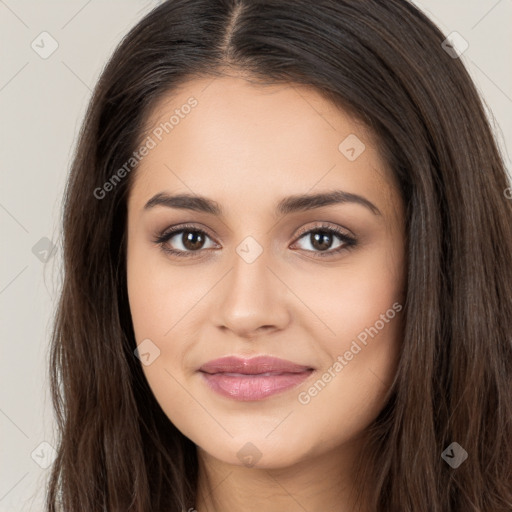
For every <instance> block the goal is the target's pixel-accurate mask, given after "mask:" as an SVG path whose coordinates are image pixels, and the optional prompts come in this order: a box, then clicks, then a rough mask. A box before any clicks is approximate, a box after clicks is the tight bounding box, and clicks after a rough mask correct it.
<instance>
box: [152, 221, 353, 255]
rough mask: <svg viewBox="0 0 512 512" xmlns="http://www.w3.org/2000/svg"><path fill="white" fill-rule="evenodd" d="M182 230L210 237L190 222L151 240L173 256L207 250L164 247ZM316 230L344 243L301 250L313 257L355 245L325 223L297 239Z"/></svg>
mask: <svg viewBox="0 0 512 512" xmlns="http://www.w3.org/2000/svg"><path fill="white" fill-rule="evenodd" d="M184 231H189V232H192V233H200V234H202V235H205V236H207V237H208V238H211V237H210V235H208V233H207V232H206V231H204V230H202V229H198V228H196V227H195V226H193V225H190V224H183V225H180V226H176V227H173V228H171V229H168V230H166V231H163V232H162V233H160V234H159V235H158V236H157V237H156V238H155V239H154V240H153V242H154V243H155V244H157V245H159V246H160V249H161V250H162V251H163V252H165V253H167V254H172V255H173V256H178V257H185V258H193V257H194V253H200V252H201V251H203V250H207V249H199V250H197V251H181V250H176V249H169V248H168V247H166V245H165V244H166V243H167V242H168V241H169V240H170V239H171V238H173V237H174V236H175V235H177V234H178V233H183V232H184ZM316 232H322V233H328V234H332V235H336V236H337V237H338V238H340V240H341V241H342V242H343V243H344V245H341V246H340V247H338V248H337V249H334V250H327V251H310V250H306V249H303V250H306V252H312V253H314V255H315V256H314V257H315V258H325V257H328V256H333V255H335V254H338V253H340V252H342V251H344V250H350V249H352V248H353V247H355V246H356V245H357V240H356V239H355V238H353V237H351V236H349V235H347V234H346V233H344V232H343V231H342V230H341V229H339V228H336V227H333V226H329V225H325V224H322V225H321V226H317V227H314V228H312V229H308V230H305V231H301V232H300V233H299V235H298V238H297V241H298V240H300V239H301V238H302V237H303V236H304V235H309V234H311V233H316Z"/></svg>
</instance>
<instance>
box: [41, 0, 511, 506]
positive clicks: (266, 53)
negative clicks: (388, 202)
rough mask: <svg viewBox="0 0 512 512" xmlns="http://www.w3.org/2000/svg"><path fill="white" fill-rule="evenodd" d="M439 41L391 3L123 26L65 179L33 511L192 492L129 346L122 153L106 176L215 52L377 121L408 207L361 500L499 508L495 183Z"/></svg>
mask: <svg viewBox="0 0 512 512" xmlns="http://www.w3.org/2000/svg"><path fill="white" fill-rule="evenodd" d="M444 40H445V36H444V35H443V34H442V33H441V32H440V30H439V29H438V28H437V27H436V26H435V25H434V24H433V23H432V22H431V21H430V20H429V19H428V18H427V17H426V16H425V15H423V14H422V13H421V12H420V11H419V10H418V9H416V8H415V7H414V6H413V5H412V4H410V3H409V2H408V1H406V0H386V1H382V0H315V1H314V2H313V1H310V0H168V1H167V2H165V3H163V4H162V5H160V6H159V7H158V8H156V9H155V10H154V11H153V12H151V13H150V14H149V15H148V16H146V17H145V18H144V19H143V20H142V21H140V22H139V23H138V24H137V25H136V26H135V27H134V28H133V29H132V30H131V32H130V33H129V34H128V35H127V36H126V37H125V38H124V40H123V41H122V42H121V44H120V45H119V47H118V48H117V50H116V51H115V53H114V55H113V56H112V58H111V60H110V62H109V63H108V65H107V66H106V68H105V70H104V72H103V73H102V75H101V78H100V80H99V82H98V84H97V86H96V88H95V91H94V94H93V98H92V100H91V103H90V106H89V109H88V112H87V115H86V119H85V122H84V125H83V128H82V131H81V135H80V140H79V144H78V147H77V150H76V154H75V158H74V163H73V166H72V169H71V173H70V175H69V180H68V184H67V188H66V193H65V204H64V210H63V233H64V236H63V244H64V246H63V250H64V282H63V289H62V294H61V298H60V303H59V308H58V312H57V315H56V319H55V326H54V331H53V336H52V344H51V353H50V362H49V367H50V372H51V374H50V376H51V392H52V398H53V405H54V408H55V411H56V419H57V424H58V431H59V446H58V450H57V451H58V456H57V458H56V460H55V463H54V465H53V468H52V471H51V478H50V482H49V486H48V497H47V510H48V512H53V511H57V510H63V511H65V512H79V511H80V512H82V511H84V510H86V511H87V512H100V511H101V512H104V511H109V512H113V511H116V512H127V511H130V512H132V511H133V512H150V511H154V512H163V511H169V512H171V511H172V512H174V511H175V512H178V511H180V512H181V510H183V509H185V510H187V509H188V508H189V507H191V506H193V504H194V499H195V493H196V486H197V456H196V448H195V445H194V444H193V443H192V442H191V441H190V440H189V439H187V438H186V437H185V436H183V434H181V433H180V432H179V431H178V430H177V429H176V428H175V427H174V425H173V424H172V423H171V422H170V420H169V419H168V418H167V417H166V416H165V414H164V413H163V411H162V410H161V408H160V406H159V405H158V403H157V402H156V400H155V398H154V396H153V394H152V392H151V390H150V388H149V386H148V384H147V381H146V379H145V377H144V375H143V372H142V369H141V365H140V361H139V360H138V359H137V358H136V357H135V356H134V352H133V351H134V349H135V347H136V342H135V339H134V334H133V329H132V323H131V316H130V310H129V306H128V300H127V289H126V268H125V256H126V254H125V250H126V244H125V241H126V240H125V235H126V213H127V212H126V197H127V194H128V191H129V190H130V184H131V182H132V181H133V176H134V174H135V173H136V167H135V168H134V169H133V170H132V171H131V172H130V173H128V172H127V176H126V177H125V178H124V179H121V180H117V181H116V182H115V183H112V182H111V181H109V180H111V178H112V175H113V174H114V173H115V172H116V171H117V170H118V169H120V168H121V167H122V166H123V165H124V164H125V163H126V162H127V161H129V159H130V158H131V157H132V156H133V152H134V150H135V149H136V148H137V144H139V143H140V140H141V136H142V133H143V126H144V122H145V119H147V116H148V113H149V112H150V110H151V108H152V107H153V106H154V105H155V103H156V101H158V99H159V98H161V97H162V95H163V94H166V93H169V91H172V90H174V89H175V88H177V87H178V86H180V85H181V84H184V83H185V82H186V81H187V80H189V79H191V78H194V77H199V76H212V77H214V76H219V75H220V74H221V73H222V72H223V70H226V69H232V70H237V71H238V72H242V73H243V74H244V75H246V76H247V77H251V78H252V79H254V80H259V81H261V83H264V82H265V83H276V84H278V83H282V84H284V83H296V84H307V85H310V86H313V87H315V88H316V89H317V90H318V91H320V92H321V93H322V94H324V95H325V96H326V97H327V98H328V99H330V100H331V101H333V102H334V103H335V104H336V105H338V106H339V107H341V108H343V109H346V110H350V112H351V113H352V114H354V115H355V116H357V118H358V119H359V120H361V121H362V122H364V123H365V124H366V125H367V126H368V127H369V128H370V129H371V130H372V132H373V133H374V134H375V135H376V137H377V140H378V141H379V145H380V149H381V151H382V154H383V155H384V157H385V158H386V160H387V162H388V163H389V166H390V168H391V169H392V170H393V172H394V176H395V177H396V183H397V184H398V186H399V189H400V193H401V195H402V198H403V201H404V204H405V206H406V216H407V217H406V224H407V256H408V266H407V268H406V269H404V272H406V279H407V290H406V300H405V304H404V306H405V307H404V315H405V316H404V318H405V326H404V339H403V344H402V352H401V357H400V362H399V367H398V371H397V374H396V379H395V382H394V386H393V389H392V393H391V394H390V399H389V401H388V402H387V403H386V404H385V406H384V408H383V410H382V412H381V414H380V415H379V417H378V418H377V419H376V420H375V422H374V423H372V425H370V426H369V428H368V433H369V439H370V441H369V442H368V444H367V445H366V447H365V450H364V453H363V454H362V457H361V461H360V466H359V467H358V475H359V479H358V481H359V482H360V484H361V493H362V494H363V493H364V496H365V499H366V500H367V501H368V502H369V504H370V509H371V511H372V512H377V511H379V512H384V511H386V512H394V511H397V510H400V511H410V512H427V511H428V512H469V511H474V512H477V511H478V512H491V511H492V512H500V511H503V512H504V511H508V512H510V511H511V510H512V397H511V393H512V391H511V390H512V201H511V200H509V199H507V197H506V193H505V191H506V189H507V187H508V186H510V184H509V183H508V180H507V175H506V172H505V169H504V164H503V159H502V157H501V155H500V152H499V150H498V148H497V145H496V142H495V140H494V138H493V135H492V131H491V128H490V126H489V123H488V120H487V118H486V115H485V111H484V108H483V106H482V101H481V99H480V97H479V95H478V93H477V91H476V89H475V86H474V85H473V83H472V81H471V79H470V77H469V75H468V73H467V71H466V69H465V68H464V65H463V63H462V62H461V59H458V58H453V55H450V54H449V53H447V52H446V51H445V50H444V49H443V47H442V43H443V41H444ZM107 182H109V183H110V184H111V186H109V187H104V184H105V183H107ZM107 188H108V193H106V194H103V193H102V194H99V193H98V192H97V191H98V189H101V190H103V191H104V190H106V189H107ZM95 191H96V193H95ZM99 196H102V197H99ZM454 442H456V443H458V445H460V447H461V448H462V449H464V450H465V451H466V452H467V454H468V458H467V460H465V461H464V462H463V463H462V464H461V465H460V466H458V467H457V468H455V467H452V465H450V464H448V463H447V462H446V461H445V460H446V457H442V454H443V453H444V452H445V450H446V449H447V448H448V449H449V450H450V446H452V448H451V449H452V450H453V445H452V443H454ZM461 448H459V447H457V446H456V449H457V450H460V449H461Z"/></svg>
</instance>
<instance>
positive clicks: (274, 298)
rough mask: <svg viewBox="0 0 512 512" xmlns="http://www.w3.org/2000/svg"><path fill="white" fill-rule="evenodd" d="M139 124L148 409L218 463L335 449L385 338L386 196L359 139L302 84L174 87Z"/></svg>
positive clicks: (393, 202)
mask: <svg viewBox="0 0 512 512" xmlns="http://www.w3.org/2000/svg"><path fill="white" fill-rule="evenodd" d="M147 127H148V129H147V132H145V133H144V136H143V139H144V137H145V139H144V142H143V144H144V145H145V147H146V148H148V149H147V151H145V150H142V151H141V154H143V153H144V154H143V156H142V159H141V161H140V164H139V167H138V168H137V170H136V171H134V173H136V174H134V175H133V178H135V179H134V181H133V183H132V187H131V191H130V195H129V199H128V244H127V278H128V295H129V302H130V308H131V314H132V320H133V327H134V332H135V336H136V342H137V344H138V345H140V347H139V355H140V356H141V357H140V359H141V365H142V368H143V371H144V374H145V376H146V378H147V380H148V383H149V385H150V387H151V389H152V391H153V393H154V395H155V397H156V400H157V401H158V402H159V404H160V406H161V408H162V409H163V411H164V412H165V414H166V415H167V417H168V418H169V420H170V421H172V422H173V423H174V424H175V425H176V427H177V428H178V429H179V430H180V431H181V432H182V433H183V434H184V435H185V436H187V437H188V438H190V439H191V440H192V441H193V442H194V443H195V444H196V445H197V446H198V447H199V449H200V453H204V454H208V456H209V457H211V458H212V459H215V460H219V461H222V462H223V463H228V464H236V465H249V466H252V465H257V466H259V467H266V468H271V467H284V466H290V465H292V464H294V463H298V462H300V461H305V460H307V459H311V458H313V457H319V456H322V455H326V454H329V453H334V450H338V449H343V447H347V446H350V444H351V443H353V442H355V440H356V439H360V438H361V436H362V433H363V431H364V429H365V427H367V426H368V425H369V424H370V423H371V422H372V420H374V419H375V417H376V416H377V415H378V413H379V412H380V411H381V410H382V408H383V406H384V404H385V400H386V397H387V393H388V391H389V388H390V384H391V382H392V380H393V378H394V375H395V372H396V366H397V359H398V354H399V349H400V342H401V324H402V321H401V317H402V313H401V312H400V310H401V309H402V297H403V288H404V269H405V255H404V217H403V210H402V208H403V207H402V204H401V201H400V197H399V194H398V191H397V190H396V188H395V185H394V182H393V179H392V176H391V172H390V170H389V169H388V168H387V167H386V164H385V162H384V161H383V160H382V159H381V156H380V155H379V152H378V147H377V146H376V144H375V142H374V140H373V138H372V137H371V134H370V133H369V132H368V131H366V130H365V129H364V127H363V126H362V125H360V124H359V123H357V122H356V121H355V120H354V119H352V118H351V117H349V116H348V115H347V114H346V113H345V112H343V111H341V110H339V109H338V108H336V107H335V106H334V105H333V104H331V103H330V102H328V101H327V100H326V99H324V98H323V97H322V96H320V94H319V93H318V92H316V91H315V90H313V89H311V88H306V87H303V86H292V85H275V86H260V85H254V84H250V83H248V82H246V81H244V80H243V79H240V78H235V77H223V78H216V79H215V80H213V81H212V79H208V80H207V79H197V80H194V81H191V82H188V83H187V84H186V85H185V86H184V87H182V88H181V89H179V90H178V91H177V92H176V91H175V92H173V94H172V95H168V96H167V97H166V98H164V99H163V100H162V101H161V102H160V103H159V104H158V105H157V106H156V107H155V109H154V111H153V113H152V115H151V117H150V119H149V122H148V125H147ZM175 196H182V197H175ZM184 196H186V197H184ZM303 196H304V197H303ZM315 196H317V197H316V198H315ZM224 358H227V359H224ZM219 359H222V360H221V361H219Z"/></svg>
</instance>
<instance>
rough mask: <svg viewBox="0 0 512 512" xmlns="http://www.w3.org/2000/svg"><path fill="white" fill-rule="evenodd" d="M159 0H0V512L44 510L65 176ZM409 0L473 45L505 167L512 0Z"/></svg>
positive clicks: (466, 56)
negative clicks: (108, 81) (119, 55)
mask: <svg viewBox="0 0 512 512" xmlns="http://www.w3.org/2000/svg"><path fill="white" fill-rule="evenodd" d="M158 3H159V2H157V1H148V0H123V1H120V0H117V1H116V0H89V1H87V0H65V1H64V0H61V1H44V2H40V1H36V0H32V1H28V0H25V1H24V0H0V38H1V41H0V52H1V66H0V119H1V133H0V151H1V153H0V170H1V171H0V172H1V188H0V226H1V240H2V245H1V252H0V254H1V266H0V308H1V324H0V326H1V333H0V338H1V353H0V365H1V368H0V372H1V373H0V375H1V383H0V384H1V385H0V433H1V435H0V512H18V511H23V512H26V511H41V510H43V500H44V488H45V485H46V479H47V477H48V474H49V469H48V465H49V464H50V463H51V462H52V460H53V459H52V456H53V448H52V446H54V445H55V439H56V436H55V430H54V423H53V411H52V408H51V402H50V395H49V392H48V389H49V388H48V379H47V358H48V347H49V333H50V328H51V325H52V320H53V312H54V309H55V306H56V301H57V298H58V291H59V286H60V282H61V277H60V269H61V254H60V239H61V233H60V212H61V201H62V194H63V190H64V185H65V181H66V178H67V174H68V170H69V165H70V160H71V156H72V152H73V149H74V146H75V143H76V139H77V134H78V130H79V127H80V125H81V122H82V119H83V116H84V112H85V108H86V106H87V103H88V101H89V98H90V96H91V90H92V88H93V87H94V84H95V82H96V80H97V79H98V77H99V74H100V72H101V70H102V68H103V66H104V64H105V63H106V61H107V59H108V57H109V56H110V55H111V53H112V51H113V50H114V48H115V46H116V45H117V43H118V42H119V41H120V39H121V38H122V36H123V35H125V34H126V32H127V31H128V30H129V29H130V28H131V27H132V26H133V25H134V24H135V23H136V22H137V21H138V20H139V19H140V18H141V17H142V16H143V15H144V14H146V13H147V12H149V10H150V9H152V8H153V7H155V6H156V5H157V4H158ZM416 3H417V5H418V6H419V7H420V8H422V9H423V10H424V11H425V12H426V13H427V14H428V15H429V16H430V17H431V19H432V20H433V21H434V22H435V23H436V24H437V25H438V26H439V27H440V28H441V29H442V30H443V32H444V33H445V34H446V35H448V34H450V33H452V32H457V33H458V34H460V35H461V36H462V37H463V38H464V40H466V41H467V43H468V44H469V47H468V48H467V50H466V51H465V52H464V53H463V55H462V57H461V58H462V60H463V62H464V63H465V64H466V66H467V68H468V70H469V72H470V74H471V75H472V77H473V78H474V81H475V83H476V85H477V87H478V89H479V90H480V92H481V94H482V96H483V98H484V101H485V103H486V105H487V109H488V114H489V116H490V118H491V120H492V124H493V126H494V130H495V134H496V137H497V139H498V142H499V144H500V147H501V149H502V151H503V153H504V155H505V160H506V164H507V168H508V169H510V157H509V154H508V151H507V146H509V147H510V145H511V141H512V71H511V65H510V55H511V54H512V38H511V35H510V34H511V33H510V26H511V24H512V0H499V1H498V0H422V1H421V3H420V2H416ZM404 44H406V42H404ZM52 51H53V53H51V52H52ZM49 53H51V54H49ZM48 54H49V55H48ZM460 101H464V98H460ZM53 247H55V249H53V251H52V248H53Z"/></svg>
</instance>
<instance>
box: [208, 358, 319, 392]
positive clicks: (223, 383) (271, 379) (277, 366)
mask: <svg viewBox="0 0 512 512" xmlns="http://www.w3.org/2000/svg"><path fill="white" fill-rule="evenodd" d="M314 371H315V370H314V368H312V367H311V366H305V365H300V364H297V363H293V362H291V361H286V360H284V359H278V358H275V357H269V356H257V357H253V358H250V359H244V358H240V357H235V356H229V357H222V358H220V359H215V360H213V361H209V362H208V363H206V364H204V365H203V366H201V368H199V372H200V373H201V375H202V377H203V379H204V381H205V382H206V384H207V385H208V386H209V387H210V389H212V390H213V391H215V392H217V393H218V394H220V395H222V396H225V397H227V398H232V399H235V400H241V401H251V400H262V399H264V398H267V397H270V396H273V395H275V394H277V393H282V392H284V391H286V390H289V389H291V388H294V387H296V386H298V385H299V384H301V383H302V382H303V381H305V380H306V379H307V378H308V377H310V375H311V374H312V373H313V372H314Z"/></svg>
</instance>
